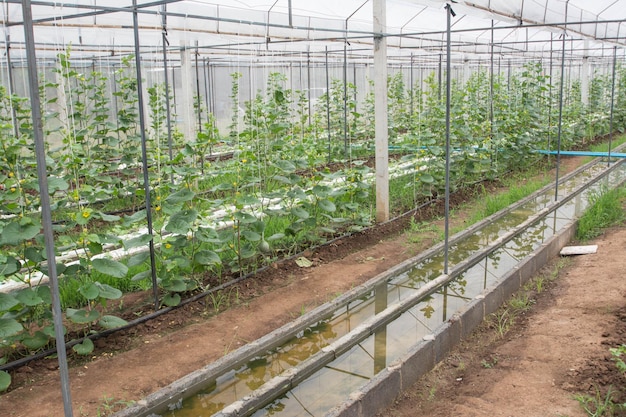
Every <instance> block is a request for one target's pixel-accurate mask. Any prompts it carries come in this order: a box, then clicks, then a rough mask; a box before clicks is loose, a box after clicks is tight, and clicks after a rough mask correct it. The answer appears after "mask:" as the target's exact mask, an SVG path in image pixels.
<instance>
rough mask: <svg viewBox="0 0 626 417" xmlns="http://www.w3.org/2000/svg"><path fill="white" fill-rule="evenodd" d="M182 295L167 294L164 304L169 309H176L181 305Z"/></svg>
mask: <svg viewBox="0 0 626 417" xmlns="http://www.w3.org/2000/svg"><path fill="white" fill-rule="evenodd" d="M180 300H181V298H180V294H176V293H174V294H172V293H169V294H166V295H165V297H163V304H165V305H166V306H168V307H175V306H177V305H178V304H180Z"/></svg>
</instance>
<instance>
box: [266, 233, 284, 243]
mask: <svg viewBox="0 0 626 417" xmlns="http://www.w3.org/2000/svg"><path fill="white" fill-rule="evenodd" d="M284 237H285V234H284V233H274V234H273V235H272V236H270V237H268V238H266V239H265V240H267V241H268V242H272V241H274V240H278V239H282V238H284Z"/></svg>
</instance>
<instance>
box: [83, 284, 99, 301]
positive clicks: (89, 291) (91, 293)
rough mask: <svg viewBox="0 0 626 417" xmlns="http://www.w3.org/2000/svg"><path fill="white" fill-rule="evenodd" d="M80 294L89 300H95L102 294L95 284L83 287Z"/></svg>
mask: <svg viewBox="0 0 626 417" xmlns="http://www.w3.org/2000/svg"><path fill="white" fill-rule="evenodd" d="M78 292H79V293H80V294H81V295H82V296H83V297H85V298H86V299H88V300H95V299H96V298H98V295H99V294H100V290H98V287H97V286H96V284H94V283H93V282H91V283H87V284H85V285H81V286H80V288H78Z"/></svg>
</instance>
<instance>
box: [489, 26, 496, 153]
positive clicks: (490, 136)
mask: <svg viewBox="0 0 626 417" xmlns="http://www.w3.org/2000/svg"><path fill="white" fill-rule="evenodd" d="M493 26H494V22H493V20H492V21H491V44H490V45H489V46H490V51H489V52H490V54H489V141H490V142H491V151H492V155H491V163H492V164H493V162H494V158H495V154H496V152H497V151H498V148H497V146H495V144H494V143H493V92H494V91H493V79H494V73H493V71H494V68H493V31H494V27H493Z"/></svg>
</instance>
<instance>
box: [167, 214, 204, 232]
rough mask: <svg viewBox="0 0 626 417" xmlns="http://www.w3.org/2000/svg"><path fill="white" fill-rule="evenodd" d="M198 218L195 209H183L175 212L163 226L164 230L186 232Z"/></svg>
mask: <svg viewBox="0 0 626 417" xmlns="http://www.w3.org/2000/svg"><path fill="white" fill-rule="evenodd" d="M197 218H198V212H197V211H196V210H193V209H191V210H183V211H179V212H178V213H175V214H174V215H173V216H172V217H171V218H170V221H169V222H168V223H167V225H166V226H165V230H167V231H168V232H170V233H178V234H181V235H184V234H187V232H188V231H189V229H191V226H192V224H193V222H194V221H195V220H196V219H197Z"/></svg>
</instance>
